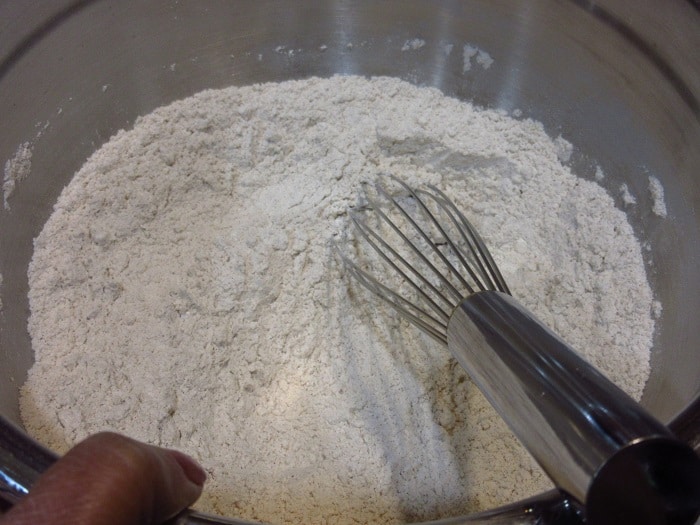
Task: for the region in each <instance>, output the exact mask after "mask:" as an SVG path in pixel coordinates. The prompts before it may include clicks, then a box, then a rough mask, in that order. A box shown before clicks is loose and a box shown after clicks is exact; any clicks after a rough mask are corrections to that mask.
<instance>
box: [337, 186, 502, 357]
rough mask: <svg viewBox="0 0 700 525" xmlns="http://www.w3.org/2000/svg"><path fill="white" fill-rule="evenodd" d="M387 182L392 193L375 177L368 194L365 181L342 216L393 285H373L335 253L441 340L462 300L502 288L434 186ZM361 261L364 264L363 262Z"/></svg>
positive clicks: (481, 248) (480, 247)
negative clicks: (361, 202) (358, 201)
mask: <svg viewBox="0 0 700 525" xmlns="http://www.w3.org/2000/svg"><path fill="white" fill-rule="evenodd" d="M391 181H393V182H394V183H395V184H397V185H398V187H399V192H391V191H389V190H388V189H387V188H386V186H385V185H384V184H382V183H379V182H377V183H375V184H374V185H371V186H372V187H373V188H374V191H375V192H376V198H374V197H372V196H371V195H370V192H369V191H368V189H369V187H370V185H368V184H365V185H364V199H365V200H366V203H367V204H366V205H365V206H362V207H361V208H358V209H357V210H356V211H353V212H351V213H350V217H351V220H352V223H353V224H354V226H355V228H356V231H357V232H358V233H359V234H360V235H359V237H358V240H360V241H363V242H362V244H365V245H368V246H369V247H371V248H372V250H371V251H370V259H371V254H376V255H378V256H379V259H378V261H379V262H380V263H381V264H382V265H385V266H388V267H389V268H391V270H392V272H391V273H390V276H391V277H390V279H393V283H392V284H389V285H388V284H385V283H384V282H381V281H380V280H379V279H378V278H377V277H375V276H374V275H372V273H370V272H369V271H368V270H366V269H365V268H363V267H362V266H361V265H360V263H357V262H354V261H353V260H351V259H350V258H349V257H347V256H346V255H345V254H343V253H340V257H341V258H342V260H343V261H344V264H345V267H346V268H347V270H348V271H349V273H350V274H351V275H352V276H353V277H354V278H355V279H356V280H357V281H358V282H359V283H360V284H361V285H362V286H364V287H365V288H367V289H368V290H370V291H371V292H372V293H374V294H375V295H377V296H378V297H379V298H380V299H382V300H383V301H385V302H386V303H388V304H389V305H390V306H391V307H392V308H394V310H396V312H397V313H398V314H399V315H401V316H402V317H404V318H405V319H406V320H407V321H409V322H411V323H413V324H414V325H416V326H417V327H418V328H420V329H421V330H423V331H424V332H425V333H427V334H428V335H430V336H431V337H433V338H434V339H436V340H437V341H439V342H441V343H442V344H444V345H447V323H448V321H449V319H450V316H451V315H452V312H453V311H454V309H455V308H456V307H457V306H458V305H459V304H460V303H461V301H462V300H463V299H464V298H465V297H467V296H468V295H471V294H473V293H476V292H479V291H486V290H498V291H502V292H505V293H508V294H510V291H509V289H508V286H507V285H506V283H505V280H504V279H503V276H502V275H501V273H500V271H499V270H498V268H497V266H496V264H495V262H494V261H493V258H492V257H491V254H490V253H489V251H488V249H487V248H486V246H485V244H484V242H483V240H482V239H481V237H480V236H479V234H478V233H477V232H476V230H475V229H474V227H473V226H472V225H471V223H470V222H469V221H468V220H467V219H466V217H465V216H464V215H463V214H462V213H461V212H460V210H459V209H458V208H457V206H456V205H455V204H454V203H453V202H452V201H451V200H450V199H449V198H448V197H447V196H446V195H445V194H444V193H443V192H442V191H440V190H439V189H437V188H435V187H434V186H427V189H416V190H414V189H412V188H411V187H409V186H408V185H407V184H405V183H404V182H402V181H400V180H398V179H396V178H394V177H391ZM380 199H381V202H380ZM368 219H373V220H374V222H375V224H376V226H374V227H373V226H370V225H369V223H368ZM389 238H391V239H392V240H389ZM339 252H340V250H339ZM362 255H365V256H366V255H367V254H362V252H360V254H358V260H361V259H362V258H363V257H362ZM365 259H366V257H365ZM375 259H376V258H375ZM451 259H452V260H451ZM409 260H411V261H413V262H408V261H409ZM365 262H366V264H365V266H371V261H365ZM418 266H419V267H420V268H418ZM385 273H386V272H380V275H385Z"/></svg>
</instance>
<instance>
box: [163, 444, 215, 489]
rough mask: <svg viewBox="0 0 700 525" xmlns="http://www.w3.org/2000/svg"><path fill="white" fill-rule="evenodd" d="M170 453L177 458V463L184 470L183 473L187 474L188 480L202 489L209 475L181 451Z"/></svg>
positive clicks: (171, 451)
mask: <svg viewBox="0 0 700 525" xmlns="http://www.w3.org/2000/svg"><path fill="white" fill-rule="evenodd" d="M168 452H170V454H171V455H172V457H173V458H175V461H177V463H178V465H180V468H182V471H183V472H184V473H185V476H187V479H189V480H190V481H191V482H192V483H194V484H195V485H197V486H200V487H201V486H202V485H204V482H205V481H206V480H207V473H206V472H204V469H203V468H202V467H201V466H200V465H199V463H197V462H196V461H195V460H194V459H192V458H191V457H190V456H188V455H187V454H183V453H182V452H180V451H179V450H168Z"/></svg>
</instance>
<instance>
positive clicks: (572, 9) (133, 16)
mask: <svg viewBox="0 0 700 525" xmlns="http://www.w3.org/2000/svg"><path fill="white" fill-rule="evenodd" d="M699 28H700V11H699V10H698V7H697V6H696V5H695V4H694V3H693V2H690V1H684V0H668V1H667V2H664V6H663V9H659V8H658V4H657V2H655V1H654V0H636V1H632V0H630V1H627V0H607V1H603V2H595V3H593V2H587V1H584V0H542V1H540V2H530V1H524V0H523V1H512V0H463V1H455V0H452V1H436V2H424V1H419V0H387V1H383V2H375V1H372V0H367V1H357V0H355V1H352V0H348V1H343V0H338V1H326V2H321V1H318V0H298V1H297V0H294V1H274V2H273V1H267V0H249V1H237V2H230V1H226V0H207V1H203V0H180V1H170V0H152V1H149V2H142V1H137V0H121V1H120V2H118V3H115V2H109V1H107V0H82V1H75V0H74V1H53V2H34V3H24V2H22V3H20V2H5V3H2V4H0V115H2V121H1V122H2V124H1V125H0V160H2V161H3V162H4V161H5V160H7V159H10V158H12V157H13V155H14V154H15V152H16V151H17V150H18V148H19V147H20V146H21V145H22V144H24V143H29V144H30V146H31V149H32V159H31V171H30V173H29V175H28V177H27V178H26V179H25V180H21V181H17V185H16V188H15V189H14V191H13V192H12V195H11V196H9V198H8V200H7V202H8V204H9V208H7V207H6V208H3V209H1V210H0V274H1V275H2V278H3V280H2V286H1V287H0V294H1V295H0V298H1V299H2V313H1V315H0V415H2V416H3V417H4V419H5V421H4V422H3V423H2V425H1V426H0V435H2V436H3V437H4V439H5V444H6V447H5V449H4V450H0V466H2V465H3V464H4V465H7V464H8V463H11V462H14V466H15V467H16V468H19V469H20V470H22V468H24V467H26V472H25V471H22V472H19V474H17V475H18V476H19V477H21V476H22V475H26V479H28V480H31V477H32V475H34V474H32V473H33V472H34V473H35V471H36V469H37V468H38V469H40V468H42V465H44V464H45V463H46V462H48V461H50V460H51V458H50V455H49V454H47V453H45V452H42V451H41V450H40V449H36V448H32V447H33V445H32V443H31V441H30V440H29V438H28V437H26V436H25V435H24V434H23V433H22V431H21V422H20V419H19V410H18V389H19V387H20V386H21V384H22V383H23V381H24V380H25V377H26V373H27V370H28V368H29V367H30V366H31V363H32V359H33V354H32V347H31V341H30V338H29V335H28V333H27V316H28V310H29V307H28V300H27V288H28V285H27V265H28V263H29V261H30V259H31V256H32V240H33V239H34V237H36V235H37V234H38V233H39V232H40V230H41V228H42V226H43V224H44V222H45V221H46V220H47V218H48V217H49V215H50V213H51V210H52V206H53V204H54V202H55V201H56V199H57V197H58V195H59V193H60V191H61V190H62V188H63V187H64V186H65V185H66V184H67V183H68V182H69V180H70V178H71V176H72V175H73V174H74V173H75V172H76V170H77V169H78V168H79V167H80V166H81V165H82V163H83V162H84V161H85V159H86V158H87V157H88V156H89V155H90V154H91V153H92V152H93V151H94V150H95V149H97V148H98V147H99V146H100V145H101V144H103V143H104V142H105V141H107V140H108V139H109V137H110V136H111V135H113V134H114V133H115V132H116V131H118V130H119V129H122V128H128V127H130V126H131V125H132V124H133V122H134V120H135V119H136V117H137V116H139V115H142V114H145V113H148V112H150V111H151V110H153V109H154V108H156V107H158V106H161V105H164V104H167V103H169V102H171V101H173V100H176V99H180V98H183V97H187V96H189V95H192V94H194V93H196V92H198V91H200V90H202V89H206V88H222V87H226V86H230V85H243V84H250V83H255V82H265V81H281V80H287V79H294V78H305V77H309V76H330V75H334V74H358V75H366V76H372V75H389V76H396V77H401V78H403V79H406V80H409V81H411V82H413V83H416V84H419V85H430V86H436V87H438V88H439V89H440V90H442V91H443V92H445V93H446V94H448V95H451V96H455V97H458V98H461V99H464V100H469V101H471V102H473V103H475V104H478V105H481V106H485V107H489V108H501V109H503V110H505V111H508V112H512V111H513V110H516V109H517V110H519V111H521V112H522V114H523V116H524V117H532V118H534V119H536V120H539V121H541V122H543V123H544V125H545V127H546V129H547V131H548V132H549V133H550V134H551V135H552V136H558V135H561V136H563V137H564V138H565V139H567V140H568V141H570V142H571V143H573V144H574V146H575V150H574V153H573V156H572V159H571V161H570V162H571V165H572V168H573V170H574V171H575V172H576V173H577V174H579V175H580V176H581V177H585V178H593V176H594V173H595V166H596V165H599V166H600V167H601V168H602V169H603V170H604V171H605V173H606V177H605V179H604V180H602V182H601V184H603V185H604V186H605V187H606V188H607V189H608V190H609V192H610V193H611V195H613V196H615V198H616V200H617V203H618V205H619V206H620V207H622V206H623V202H622V196H621V194H620V192H619V188H620V186H621V185H622V184H623V183H624V184H627V186H628V188H629V189H630V191H632V193H634V194H635V195H638V196H639V199H638V204H639V205H638V206H635V207H634V208H632V209H630V210H629V212H628V215H629V218H630V221H631V223H632V225H633V227H634V229H635V231H636V233H637V235H638V236H639V238H641V239H646V240H649V242H650V244H651V247H652V249H651V251H649V252H648V254H647V255H646V265H647V271H648V275H649V279H650V282H651V285H652V288H653V290H654V292H655V294H656V297H657V298H658V299H659V300H660V301H661V303H662V304H663V313H662V315H661V317H660V319H659V322H658V324H657V327H658V328H657V333H656V338H655V344H654V350H653V355H652V373H651V377H650V379H649V382H648V384H647V387H646V390H645V393H644V396H643V399H642V404H643V405H644V406H645V407H647V408H648V409H649V410H650V411H651V412H652V413H653V414H654V415H656V416H657V417H659V418H660V419H661V420H663V421H670V420H671V419H672V418H673V417H674V416H676V415H677V414H678V413H679V412H680V411H682V410H683V409H686V411H685V414H684V416H683V417H682V418H680V419H678V418H677V419H676V421H675V425H676V426H675V428H676V429H677V430H678V431H679V432H682V433H683V435H684V437H686V438H687V439H689V440H694V443H695V444H696V446H697V444H698V440H699V439H700V438H699V437H698V425H697V423H698V420H699V419H700V408H699V407H700V405H699V404H698V403H697V402H696V404H695V405H694V406H691V404H692V402H693V401H694V400H695V399H696V397H697V394H698V391H699V390H700V350H698V347H697V346H696V345H697V343H698V342H700V323H698V322H697V320H696V316H697V312H698V311H700V293H698V291H699V290H700V270H698V268H699V266H698V262H699V261H700V218H699V217H698V214H697V210H698V208H699V207H700V61H698V59H697V50H698V49H700V30H699ZM413 38H420V39H423V40H425V46H424V47H422V48H421V49H420V50H417V51H415V52H409V53H406V52H402V51H401V47H402V44H403V43H404V42H406V41H407V40H409V39H413ZM445 42H454V43H466V42H469V43H471V44H473V45H475V46H478V47H479V48H481V49H484V50H486V51H488V53H489V54H490V55H491V56H492V57H493V59H494V63H493V65H492V67H490V68H488V69H484V70H483V71H479V72H478V74H474V75H468V76H466V75H464V74H463V72H462V62H461V54H460V53H453V54H452V55H450V56H449V57H448V56H446V55H445V53H444V52H443V47H442V46H444V43H445ZM280 46H282V47H280ZM280 50H294V53H288V52H280ZM261 58H262V59H261ZM650 175H652V176H654V177H656V178H658V179H659V180H660V181H661V183H662V184H663V186H664V189H665V199H666V204H667V207H668V210H669V215H668V217H667V218H665V219H662V218H660V217H659V216H657V215H655V214H653V213H652V212H651V208H652V197H651V196H650V195H649V192H648V191H647V185H648V177H649V176H650ZM6 191H7V189H6ZM5 196H6V197H8V196H7V195H5ZM10 422H12V423H14V424H16V425H18V426H19V429H17V428H13V427H12V425H11V423H10ZM7 443H10V445H7ZM8 447H9V450H8ZM27 458H30V459H27ZM32 458H33V459H32ZM22 459H24V460H27V461H29V463H31V462H32V461H34V462H35V464H34V465H33V467H35V468H34V470H32V465H31V464H30V465H27V464H26V462H25V464H23V465H24V466H23V467H22V466H20V467H18V466H17V463H18V461H19V460H22ZM42 462H43V463H42ZM0 474H3V471H0ZM4 474H5V478H7V469H6V470H5V471H4ZM1 477H2V476H0V478H1ZM5 481H6V482H7V479H5ZM15 488H16V487H15ZM18 490H19V489H18ZM548 498H549V499H548ZM555 501H558V500H557V498H556V497H554V496H552V495H548V496H547V497H543V498H539V499H536V500H535V503H530V504H528V505H530V507H528V508H530V509H532V508H535V507H536V508H540V509H543V508H547V509H551V508H553V507H551V505H555V503H552V502H555ZM550 504H551V505H550ZM548 505H549V506H548ZM526 507H527V505H526V506H522V505H520V506H515V507H514V509H515V510H512V509H511V511H508V512H510V514H508V513H507V512H506V513H505V514H504V512H505V511H498V512H496V514H498V515H500V516H501V517H503V516H505V515H508V516H511V515H518V514H520V513H521V512H522V511H523V509H525V508H526ZM499 512H500V514H499ZM547 512H548V511H547ZM492 514H493V513H492ZM492 514H487V515H483V516H481V517H480V518H477V517H474V518H470V519H473V520H477V519H490V518H489V516H491V515H492ZM540 515H541V516H544V515H546V512H545V511H542V513H541V514H540ZM188 519H193V520H194V519H195V518H188ZM466 520H467V518H457V521H453V522H454V523H458V522H462V521H466Z"/></svg>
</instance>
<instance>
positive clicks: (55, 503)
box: [0, 432, 206, 525]
mask: <svg viewBox="0 0 700 525" xmlns="http://www.w3.org/2000/svg"><path fill="white" fill-rule="evenodd" d="M205 478H206V474H205V472H204V470H202V468H201V467H200V466H199V465H198V464H197V463H196V462H195V461H194V460H193V459H192V458H190V457H189V456H187V455H185V454H183V453H181V452H177V451H174V450H167V449H162V448H158V447H154V446H151V445H146V444H144V443H140V442H138V441H134V440H133V439H129V438H127V437H124V436H120V435H118V434H113V433H108V432H107V433H101V434H96V435H94V436H91V437H89V438H87V439H86V440H85V441H83V442H81V443H79V444H78V445H77V446H75V447H74V448H73V449H71V450H70V451H69V452H68V453H67V454H66V455H65V456H63V457H62V458H61V459H60V460H58V461H57V462H56V463H55V464H54V465H53V466H52V467H51V468H49V469H48V470H47V471H46V472H45V473H44V475H42V476H41V478H39V480H38V481H37V483H36V485H34V487H33V488H32V490H31V491H30V494H29V495H28V496H27V497H26V498H25V499H24V500H22V501H21V502H20V503H19V504H18V505H16V506H15V507H14V508H13V509H11V510H10V512H8V513H7V514H6V515H5V517H4V519H0V523H1V524H2V525H25V524H26V525H28V524H36V525H38V524H42V523H51V524H55V525H68V524H71V525H133V524H141V525H155V524H160V523H162V522H163V521H165V520H166V519H168V518H170V517H172V516H174V515H175V514H177V513H178V512H179V511H180V510H182V509H184V508H185V507H187V506H188V505H191V504H192V503H194V502H195V501H196V500H197V498H198V497H199V495H200V494H201V492H202V486H203V485H204V481H205Z"/></svg>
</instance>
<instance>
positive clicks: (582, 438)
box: [447, 291, 700, 525]
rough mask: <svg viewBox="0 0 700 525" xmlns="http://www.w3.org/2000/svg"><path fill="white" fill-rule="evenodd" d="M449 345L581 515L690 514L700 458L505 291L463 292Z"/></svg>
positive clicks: (636, 519) (699, 484)
mask: <svg viewBox="0 0 700 525" xmlns="http://www.w3.org/2000/svg"><path fill="white" fill-rule="evenodd" d="M447 334H448V347H449V349H450V351H451V352H452V354H453V355H454V356H455V358H456V359H457V360H458V361H459V363H460V364H461V365H462V366H463V367H464V368H465V369H466V370H467V372H468V373H469V374H470V376H471V377H472V379H473V380H474V382H475V383H476V384H477V385H478V386H479V388H480V389H481V391H482V392H483V393H484V394H485V395H486V397H487V398H488V399H489V401H490V402H491V404H492V405H493V406H494V407H495V408H496V410H497V411H498V412H499V414H500V415H501V417H503V419H504V420H505V421H506V423H508V425H509V426H510V428H511V430H512V431H513V432H514V434H515V435H516V436H517V437H518V438H519V439H520V441H521V442H522V443H523V444H524V446H525V447H526V448H527V449H528V451H529V452H530V453H531V454H532V455H533V456H534V457H535V459H536V460H537V461H538V462H539V463H540V465H541V466H542V467H543V469H544V470H545V471H546V472H547V474H548V475H549V476H550V477H551V479H552V480H553V481H554V482H555V483H556V485H557V486H558V487H560V488H561V489H562V490H564V491H565V492H567V493H568V494H570V495H571V496H573V497H574V498H575V499H577V500H578V501H580V502H581V503H583V504H585V509H586V515H587V521H588V523H592V524H601V523H606V524H607V523H611V524H612V523H615V524H618V525H619V524H621V523H692V522H693V521H694V520H695V518H697V515H698V512H700V457H698V455H697V454H696V453H695V452H694V451H693V449H692V448H691V447H690V446H688V444H686V443H684V442H682V441H680V440H679V439H677V438H676V437H675V436H674V435H673V434H672V433H671V432H670V431H669V430H668V428H666V427H665V426H664V425H663V424H661V423H660V422H658V421H657V420H656V419H655V418H653V417H652V416H651V415H650V414H649V413H648V412H647V411H646V410H644V409H643V408H642V407H641V406H639V405H638V404H637V403H636V402H635V401H634V400H633V399H632V398H631V397H629V396H628V395H627V394H625V393H624V392H623V391H622V390H620V389H619V388H618V387H617V386H615V385H614V384H613V383H612V382H611V381H609V380H608V379H607V378H605V377H604V376H603V375H602V374H601V373H600V372H598V371H597V370H596V369H595V368H593V367H592V366H591V365H590V364H588V363H587V362H586V361H585V360H584V359H582V358H581V357H580V356H579V355H578V354H577V353H576V352H574V351H573V350H572V349H571V348H570V347H569V346H568V345H567V344H566V343H565V342H564V341H563V340H562V339H561V338H560V337H558V336H557V335H556V334H554V333H553V332H552V331H551V330H549V329H548V328H546V327H545V326H544V325H543V324H542V323H541V322H540V321H539V320H538V319H537V318H536V317H535V316H534V315H533V314H532V313H531V312H529V311H528V310H527V309H525V308H524V307H523V306H522V305H520V304H519V303H518V302H517V301H515V300H514V299H513V298H512V297H511V296H509V295H507V294H503V293H501V292H492V291H489V292H481V293H477V294H473V295H471V296H470V297H468V298H467V299H465V300H464V301H463V302H462V303H461V305H460V306H459V307H457V309H456V310H455V312H454V313H453V314H452V317H451V319H450V322H449V325H448V330H447Z"/></svg>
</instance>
